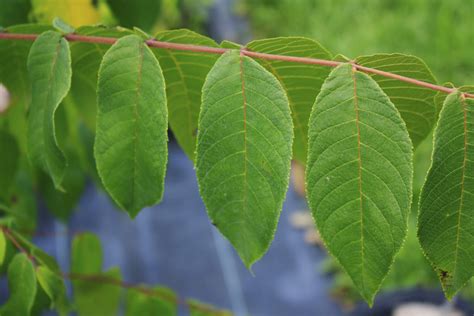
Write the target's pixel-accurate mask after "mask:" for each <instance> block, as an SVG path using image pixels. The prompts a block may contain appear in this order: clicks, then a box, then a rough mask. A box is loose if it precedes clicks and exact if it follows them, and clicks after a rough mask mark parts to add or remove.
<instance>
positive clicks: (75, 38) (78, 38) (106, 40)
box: [0, 32, 474, 99]
mask: <svg viewBox="0 0 474 316" xmlns="http://www.w3.org/2000/svg"><path fill="white" fill-rule="evenodd" d="M37 37H38V35H36V34H13V33H1V32H0V40H2V39H4V40H26V41H34V40H35V39H36V38H37ZM64 37H65V38H66V39H67V40H68V41H70V42H84V43H96V44H107V45H112V44H114V43H115V42H116V41H117V38H113V37H100V36H87V35H78V34H68V35H65V36H64ZM146 43H147V45H148V46H150V47H155V48H162V49H173V50H184V51H192V52H197V53H208V54H218V55H220V54H224V53H225V52H227V51H229V50H231V49H227V48H218V47H209V46H199V45H191V44H179V43H169V42H162V41H157V40H153V39H152V40H147V41H146ZM242 54H243V55H245V56H248V57H253V58H260V59H266V60H281V61H287V62H293V63H300V64H310V65H319V66H325V67H337V66H339V65H341V64H343V63H344V62H339V61H334V60H326V59H318V58H306V57H296V56H284V55H275V54H265V53H257V52H252V51H249V50H246V49H242ZM354 67H355V68H356V69H357V70H359V71H362V72H365V73H369V74H376V75H379V76H383V77H387V78H392V79H395V80H399V81H404V82H408V83H410V84H413V85H417V86H420V87H424V88H428V89H431V90H436V91H440V92H444V93H452V92H455V91H456V89H455V88H448V87H444V86H440V85H436V84H432V83H429V82H425V81H421V80H416V79H413V78H410V77H405V76H400V75H397V74H394V73H391V72H387V71H382V70H378V69H374V68H369V67H364V66H361V65H357V64H354ZM463 95H464V97H465V98H470V99H474V94H472V93H463Z"/></svg>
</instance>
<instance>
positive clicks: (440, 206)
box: [418, 93, 474, 298]
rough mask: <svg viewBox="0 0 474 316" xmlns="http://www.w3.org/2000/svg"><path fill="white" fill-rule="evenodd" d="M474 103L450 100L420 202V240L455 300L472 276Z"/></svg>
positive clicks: (452, 97) (443, 112)
mask: <svg viewBox="0 0 474 316" xmlns="http://www.w3.org/2000/svg"><path fill="white" fill-rule="evenodd" d="M473 106H474V101H473V100H472V99H464V97H463V96H462V95H461V94H460V93H452V94H450V95H449V96H448V97H447V98H446V100H445V102H444V106H443V108H442V110H441V113H440V117H439V121H438V125H437V127H436V130H435V134H434V150H433V158H432V165H431V168H430V171H429V172H428V176H427V178H426V182H425V185H424V187H423V190H422V193H421V197H420V212H419V217H418V238H419V240H420V243H421V247H422V248H423V250H424V252H425V253H426V255H427V257H428V259H429V260H430V261H431V263H432V265H433V267H434V269H435V271H436V272H437V273H438V275H439V278H440V280H441V284H442V286H443V290H444V292H445V294H446V296H447V297H448V298H452V297H453V296H454V294H456V292H457V291H458V290H459V289H460V288H462V287H463V286H464V285H465V284H466V283H467V282H468V281H469V279H470V278H471V277H472V276H473V275H474V178H472V173H473V171H474V141H473V140H474V110H473Z"/></svg>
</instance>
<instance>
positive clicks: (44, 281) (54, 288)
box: [36, 266, 67, 315]
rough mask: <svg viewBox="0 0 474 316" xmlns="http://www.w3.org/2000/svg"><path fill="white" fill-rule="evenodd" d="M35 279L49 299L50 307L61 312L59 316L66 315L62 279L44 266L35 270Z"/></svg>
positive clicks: (65, 300) (64, 289) (64, 290)
mask: <svg viewBox="0 0 474 316" xmlns="http://www.w3.org/2000/svg"><path fill="white" fill-rule="evenodd" d="M36 277H37V279H38V283H39V284H40V285H41V287H42V288H43V290H44V291H45V293H46V294H47V296H48V297H49V299H50V300H51V307H55V308H57V309H58V310H60V311H61V315H66V314H67V299H66V286H65V284H64V281H63V279H62V278H60V277H59V276H58V275H57V274H56V273H55V272H53V271H51V270H50V269H48V268H47V267H46V266H40V267H38V268H36Z"/></svg>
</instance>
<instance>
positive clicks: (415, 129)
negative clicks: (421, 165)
mask: <svg viewBox="0 0 474 316" xmlns="http://www.w3.org/2000/svg"><path fill="white" fill-rule="evenodd" d="M355 62H356V63H357V64H359V65H362V66H366V67H371V68H375V69H378V70H383V71H388V72H391V73H394V74H397V75H401V76H406V77H409V78H413V79H417V80H421V81H425V82H429V83H434V84H436V79H435V78H434V77H433V74H432V73H431V70H430V69H429V68H428V66H426V64H425V63H424V62H423V61H422V60H421V59H419V58H418V57H415V56H410V55H403V54H376V55H370V56H361V57H357V59H356V61H355ZM371 77H372V78H373V79H374V80H375V81H376V82H377V83H378V84H379V86H380V88H382V90H383V91H384V92H385V93H386V94H387V95H388V97H389V98H390V101H392V103H393V104H394V105H395V106H396V108H397V109H398V111H399V112H400V115H401V116H402V118H403V120H404V121H405V124H406V125H407V128H408V132H409V133H410V137H411V140H412V142H413V146H414V147H415V148H416V147H417V146H418V145H419V144H420V142H421V141H422V140H423V139H425V138H426V137H427V136H428V134H429V133H430V132H431V130H432V128H433V126H434V124H435V122H436V117H437V108H436V105H435V103H434V97H435V95H436V91H434V90H432V89H427V88H423V87H420V86H416V85H413V84H411V83H408V82H403V81H400V80H396V79H390V78H386V77H382V76H379V75H371Z"/></svg>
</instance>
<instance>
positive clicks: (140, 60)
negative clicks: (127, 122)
mask: <svg viewBox="0 0 474 316" xmlns="http://www.w3.org/2000/svg"><path fill="white" fill-rule="evenodd" d="M143 50H144V45H143V43H140V45H139V47H138V55H139V57H138V74H137V83H136V86H135V90H136V92H135V106H134V107H133V114H134V117H133V137H134V141H133V167H132V168H133V179H134V181H133V190H132V196H131V202H132V203H131V206H132V207H133V208H135V202H136V201H135V197H136V195H137V192H136V191H137V182H136V179H137V147H138V146H137V142H138V128H137V125H138V124H137V121H138V104H139V102H140V96H141V81H142V71H143Z"/></svg>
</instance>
